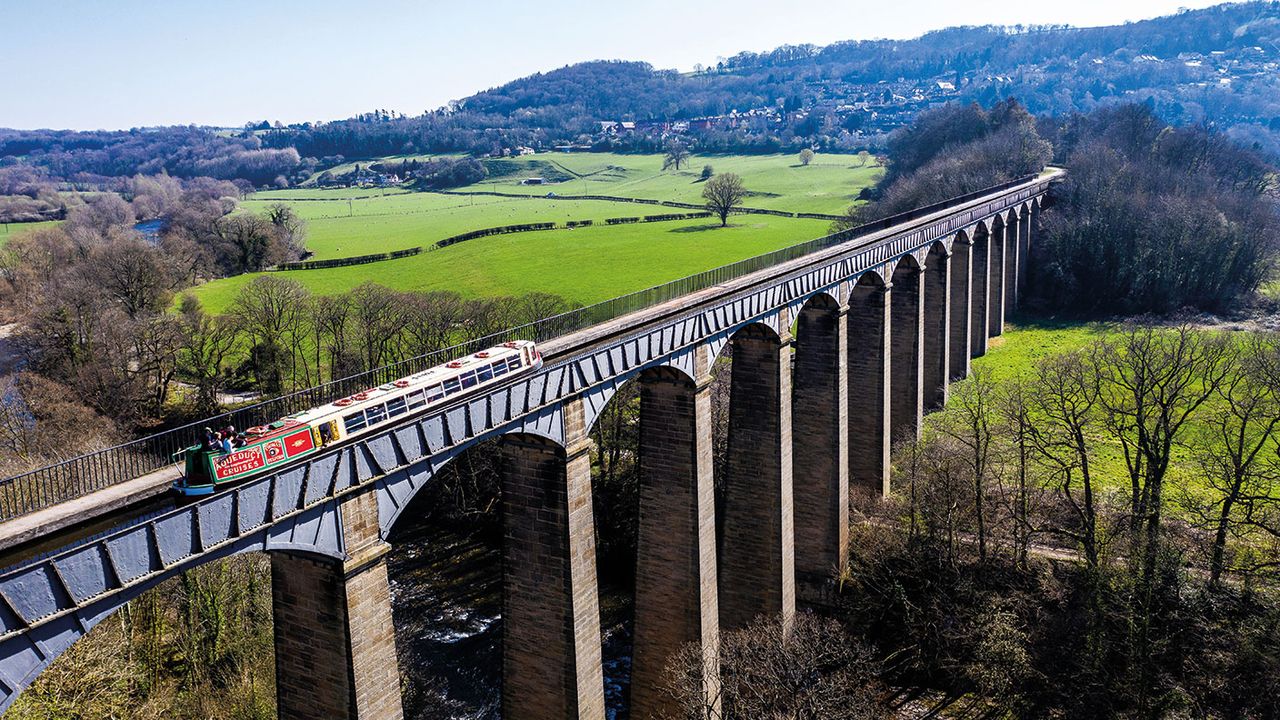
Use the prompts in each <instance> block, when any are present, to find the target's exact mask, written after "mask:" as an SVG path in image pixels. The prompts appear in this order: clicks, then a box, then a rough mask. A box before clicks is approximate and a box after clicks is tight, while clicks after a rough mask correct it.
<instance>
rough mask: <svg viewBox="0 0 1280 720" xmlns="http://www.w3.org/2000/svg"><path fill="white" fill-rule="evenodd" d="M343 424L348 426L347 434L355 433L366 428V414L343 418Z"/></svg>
mask: <svg viewBox="0 0 1280 720" xmlns="http://www.w3.org/2000/svg"><path fill="white" fill-rule="evenodd" d="M342 422H343V423H344V424H345V425H346V426H347V432H348V433H353V432H355V431H357V430H361V429H363V428H364V413H362V412H358V413H356V414H354V415H348V416H346V417H344V418H342Z"/></svg>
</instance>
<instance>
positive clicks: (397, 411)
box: [387, 397, 409, 417]
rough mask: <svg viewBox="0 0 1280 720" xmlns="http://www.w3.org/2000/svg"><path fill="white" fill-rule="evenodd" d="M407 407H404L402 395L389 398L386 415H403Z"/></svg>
mask: <svg viewBox="0 0 1280 720" xmlns="http://www.w3.org/2000/svg"><path fill="white" fill-rule="evenodd" d="M408 409H409V408H407V407H405V404H404V398H402V397H398V398H391V399H390V400H388V401H387V415H388V416H389V417H395V416H397V415H403V414H405V412H406V411H408Z"/></svg>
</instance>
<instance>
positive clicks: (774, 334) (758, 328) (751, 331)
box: [707, 313, 790, 367]
mask: <svg viewBox="0 0 1280 720" xmlns="http://www.w3.org/2000/svg"><path fill="white" fill-rule="evenodd" d="M779 314H780V313H773V314H771V315H770V316H768V317H766V318H762V319H759V320H755V321H752V322H749V323H743V324H742V325H739V326H737V327H734V328H730V329H729V330H727V331H726V332H724V333H721V334H719V335H717V336H716V337H715V338H713V339H712V340H711V341H709V342H708V343H707V346H708V350H710V353H709V356H710V357H709V358H708V359H709V364H710V366H712V367H714V366H715V363H716V361H717V360H719V359H720V356H721V355H722V354H724V349H725V348H726V347H728V346H729V344H730V343H732V342H733V341H734V339H735V338H738V337H739V336H741V337H759V338H765V337H768V338H772V339H773V340H775V341H778V342H780V341H781V338H782V337H783V330H782V329H780V327H778V326H780V325H781V323H780V322H779V318H778V315H779ZM770 321H772V324H771V322H770ZM786 331H787V332H790V328H789V327H788V328H787V330H786ZM744 333H745V334H744Z"/></svg>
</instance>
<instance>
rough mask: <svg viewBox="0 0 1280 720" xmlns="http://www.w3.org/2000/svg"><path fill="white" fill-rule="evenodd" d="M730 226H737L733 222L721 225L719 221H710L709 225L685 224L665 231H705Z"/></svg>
mask: <svg viewBox="0 0 1280 720" xmlns="http://www.w3.org/2000/svg"><path fill="white" fill-rule="evenodd" d="M731 227H737V226H736V225H734V224H733V223H729V224H728V225H721V224H720V223H712V224H710V225H686V226H684V227H678V228H671V229H670V230H668V231H667V232H673V233H692V232H706V231H707V230H723V229H726V228H731Z"/></svg>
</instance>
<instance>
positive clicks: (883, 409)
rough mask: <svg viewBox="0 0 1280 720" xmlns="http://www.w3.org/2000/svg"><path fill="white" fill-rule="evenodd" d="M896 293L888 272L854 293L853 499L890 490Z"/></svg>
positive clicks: (869, 275)
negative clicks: (891, 347) (891, 355)
mask: <svg viewBox="0 0 1280 720" xmlns="http://www.w3.org/2000/svg"><path fill="white" fill-rule="evenodd" d="M893 292H894V290H893V289H892V286H891V284H890V283H889V282H888V280H887V278H886V277H885V274H884V271H883V270H877V271H871V270H869V271H867V272H864V273H862V274H861V275H859V276H858V278H857V279H856V280H855V281H854V282H853V284H852V286H851V287H850V289H849V293H848V296H849V302H848V307H849V312H848V319H847V325H848V342H847V348H848V353H847V354H848V359H847V362H848V373H847V377H848V393H849V402H848V407H849V434H848V445H849V488H850V496H851V500H852V498H853V496H856V495H864V494H868V493H870V494H873V495H877V496H879V495H887V494H888V492H889V429H888V427H889V330H890V325H889V307H890V298H891V296H892V294H893Z"/></svg>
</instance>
